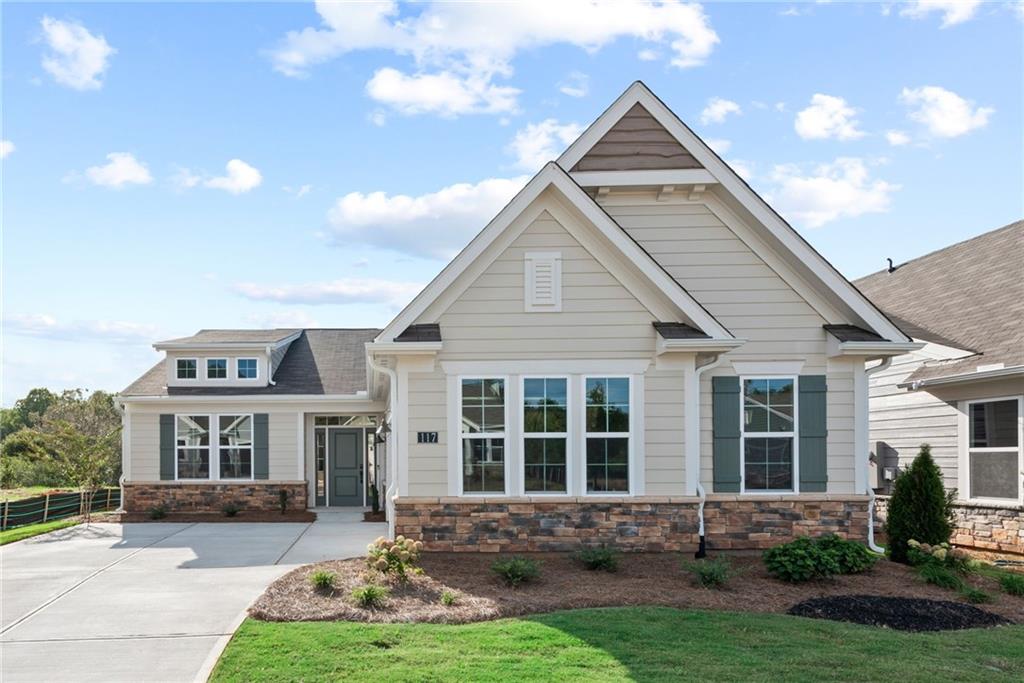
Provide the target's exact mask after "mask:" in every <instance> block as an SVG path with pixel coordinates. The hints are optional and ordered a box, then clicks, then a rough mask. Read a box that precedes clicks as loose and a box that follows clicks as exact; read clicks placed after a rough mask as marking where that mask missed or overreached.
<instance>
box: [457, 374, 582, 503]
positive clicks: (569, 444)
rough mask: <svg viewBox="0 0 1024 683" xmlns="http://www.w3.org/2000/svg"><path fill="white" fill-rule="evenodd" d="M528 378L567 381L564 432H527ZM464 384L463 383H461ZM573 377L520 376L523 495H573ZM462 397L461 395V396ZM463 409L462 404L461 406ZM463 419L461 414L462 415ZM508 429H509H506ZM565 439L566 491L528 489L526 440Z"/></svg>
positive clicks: (520, 458) (520, 485)
mask: <svg viewBox="0 0 1024 683" xmlns="http://www.w3.org/2000/svg"><path fill="white" fill-rule="evenodd" d="M528 379H560V380H564V381H565V430H566V431H564V432H527V431H526V380H528ZM459 386H460V387H461V386H462V383H461V382H460V383H459ZM572 393H573V392H572V378H571V377H569V375H557V374H548V375H520V377H519V470H520V472H521V474H522V476H520V478H519V495H521V496H547V497H555V496H569V495H572V493H571V492H572V482H573V477H574V476H575V467H574V461H575V458H574V457H573V453H574V448H573V446H574V443H573V441H574V439H573V438H572V434H573V431H574V430H573V428H572V425H573V422H572V420H573V409H572V402H573V401H572ZM460 398H461V397H460ZM460 410H461V406H460ZM460 419H461V416H460ZM506 431H508V430H507V429H506ZM558 438H564V439H565V491H561V492H559V491H527V490H526V440H527V439H558Z"/></svg>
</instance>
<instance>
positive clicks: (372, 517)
mask: <svg viewBox="0 0 1024 683" xmlns="http://www.w3.org/2000/svg"><path fill="white" fill-rule="evenodd" d="M363 521H364V522H386V521H388V520H387V519H386V518H385V517H384V511H383V510H380V511H379V512H371V511H370V510H367V511H366V512H364V513H363Z"/></svg>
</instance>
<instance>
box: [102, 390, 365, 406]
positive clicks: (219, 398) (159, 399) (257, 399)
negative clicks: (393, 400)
mask: <svg viewBox="0 0 1024 683" xmlns="http://www.w3.org/2000/svg"><path fill="white" fill-rule="evenodd" d="M117 400H118V401H120V402H121V403H297V402H301V401H316V402H321V401H342V402H353V403H354V402H362V403H373V402H374V400H373V399H371V398H370V395H369V394H368V393H367V392H365V391H361V392H359V393H357V394H168V395H160V396H153V395H132V396H123V395H122V396H118V397H117Z"/></svg>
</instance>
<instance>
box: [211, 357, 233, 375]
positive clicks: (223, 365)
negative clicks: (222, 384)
mask: <svg viewBox="0 0 1024 683" xmlns="http://www.w3.org/2000/svg"><path fill="white" fill-rule="evenodd" d="M227 378H228V359H227V358H207V359H206V379H227Z"/></svg>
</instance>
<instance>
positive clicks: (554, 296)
mask: <svg viewBox="0 0 1024 683" xmlns="http://www.w3.org/2000/svg"><path fill="white" fill-rule="evenodd" d="M525 280H526V296H525V301H526V310H527V312H539V311H560V310H562V254H561V253H560V252H557V251H545V252H527V253H526V278H525Z"/></svg>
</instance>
